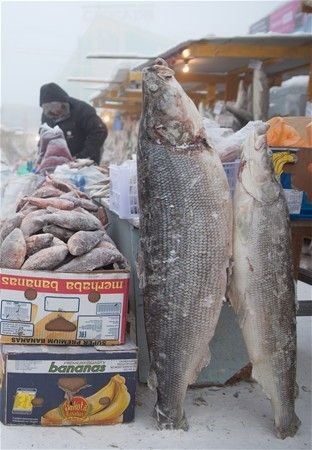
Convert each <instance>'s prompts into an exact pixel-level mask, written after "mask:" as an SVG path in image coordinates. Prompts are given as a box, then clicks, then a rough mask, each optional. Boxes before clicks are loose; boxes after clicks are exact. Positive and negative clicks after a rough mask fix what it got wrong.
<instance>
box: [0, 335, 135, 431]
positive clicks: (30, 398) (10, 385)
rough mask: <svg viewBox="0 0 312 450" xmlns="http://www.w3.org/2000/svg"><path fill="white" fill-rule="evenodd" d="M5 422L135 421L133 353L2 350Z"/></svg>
mask: <svg viewBox="0 0 312 450" xmlns="http://www.w3.org/2000/svg"><path fill="white" fill-rule="evenodd" d="M1 347H2V348H1V353H2V361H1V366H2V367H1V383H0V389H1V391H0V399H1V400H0V401H1V403H0V405H1V407H0V410H1V421H2V422H3V423H4V424H16V425H21V424H22V425H42V426H64V425H105V424H110V425H111V424H116V423H122V422H130V421H132V420H133V419H134V409H135V390H136V370H137V349H136V347H135V346H134V344H132V343H131V342H127V343H126V344H125V345H122V346H116V347H108V346H107V347H89V348H86V347H54V346H51V347H45V346H35V347H34V346H17V345H2V346H1Z"/></svg>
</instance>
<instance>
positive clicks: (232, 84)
mask: <svg viewBox="0 0 312 450" xmlns="http://www.w3.org/2000/svg"><path fill="white" fill-rule="evenodd" d="M159 56H160V57H161V58H163V59H165V60H166V61H167V62H168V64H169V65H170V66H171V67H172V68H173V69H174V70H175V72H176V78H177V80H178V81H179V82H180V83H181V84H182V86H183V88H184V89H185V91H186V92H187V93H188V95H189V96H190V97H191V98H192V99H193V100H194V102H195V103H197V104H198V103H199V102H200V101H203V102H204V103H205V104H210V105H213V104H214V103H215V101H216V100H218V99H221V100H225V101H228V100H234V99H235V98H236V95H237V89H238V84H239V81H240V80H241V79H244V80H245V81H246V82H250V81H251V78H252V71H253V69H254V68H255V67H258V66H259V65H261V64H262V67H263V68H264V70H265V72H266V73H267V76H268V79H269V84H270V86H279V85H280V84H281V83H282V81H284V80H286V79H288V78H290V77H292V76H294V75H305V74H309V75H310V81H309V94H308V98H309V100H310V101H311V100H312V85H311V78H312V63H311V59H312V38H311V36H310V35H309V34H294V35H283V34H263V35H260V34H258V35H248V36H238V37H233V38H228V37H226V38H222V37H207V38H205V39H201V40H192V41H186V42H183V43H181V44H179V45H177V46H176V47H174V48H171V49H170V50H168V51H166V52H164V53H162V54H161V55H159ZM102 57H103V55H102ZM150 63H151V62H150V60H148V61H147V62H146V63H144V64H141V65H140V66H137V67H135V68H134V69H133V70H129V71H125V72H124V73H123V75H122V80H121V82H120V83H119V84H118V85H117V84H114V83H112V84H111V85H109V86H108V87H106V88H105V89H103V90H102V91H101V92H99V93H97V95H95V96H94V97H93V99H92V102H93V104H94V106H100V107H103V108H110V107H111V108H113V109H119V110H124V111H139V110H140V103H141V101H142V91H141V70H142V69H143V68H144V67H146V66H148V65H149V64H150ZM118 76H119V81H120V74H118V73H117V74H116V77H118ZM113 81H116V80H113Z"/></svg>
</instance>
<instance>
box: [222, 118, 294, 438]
mask: <svg viewBox="0 0 312 450" xmlns="http://www.w3.org/2000/svg"><path fill="white" fill-rule="evenodd" d="M265 133H266V126H265V125H263V129H262V130H259V129H258V130H253V131H251V132H250V135H249V137H248V138H247V140H246V141H245V144H244V146H243V153H242V159H241V167H240V172H239V178H238V181H237V186H236V190H235V195H234V255H233V257H234V268H233V276H232V281H231V288H230V299H231V302H232V305H233V307H234V309H235V311H236V313H237V314H238V317H239V321H240V326H241V328H242V332H243V335H244V339H245V342H246V346H247V350H248V353H249V357H250V361H251V363H252V366H253V372H252V374H253V378H254V379H255V380H256V381H258V382H259V383H260V384H261V386H262V387H263V390H264V392H265V393H266V395H267V396H268V397H269V399H270V400H271V403H272V407H273V411H274V422H275V430H276V434H277V436H278V437H280V438H282V439H283V438H285V437H286V436H293V435H294V434H295V433H296V431H297V429H298V426H299V424H300V421H299V419H298V418H297V416H296V414H295V382H296V306H295V290H294V281H293V268H292V255H291V240H290V230H289V221H288V210H287V205H286V201H285V198H284V193H283V189H282V188H281V186H280V184H279V183H278V182H277V180H276V179H275V176H274V170H273V166H272V161H271V158H270V156H269V154H268V150H267V144H266V136H265Z"/></svg>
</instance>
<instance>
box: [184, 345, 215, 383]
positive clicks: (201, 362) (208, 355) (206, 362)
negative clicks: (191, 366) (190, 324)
mask: <svg viewBox="0 0 312 450" xmlns="http://www.w3.org/2000/svg"><path fill="white" fill-rule="evenodd" d="M210 359H211V353H210V349H209V347H208V349H207V348H206V349H205V353H204V354H203V355H202V357H201V359H200V360H199V361H198V363H197V366H196V368H195V370H194V371H193V372H192V374H191V377H190V380H189V385H190V384H194V383H195V382H196V380H197V378H198V375H199V374H200V372H201V371H202V369H203V368H204V367H207V366H208V365H209V363H210Z"/></svg>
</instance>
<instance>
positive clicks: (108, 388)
mask: <svg viewBox="0 0 312 450" xmlns="http://www.w3.org/2000/svg"><path fill="white" fill-rule="evenodd" d="M125 381H126V380H125V378H124V377H122V376H121V375H115V376H113V377H112V378H111V379H110V381H109V382H108V383H107V384H106V385H105V386H104V387H102V388H101V389H100V390H99V391H97V392H96V393H95V394H93V395H90V396H89V397H86V398H85V400H86V402H87V403H88V405H89V409H88V414H89V415H91V414H92V415H94V416H98V415H99V414H100V413H101V410H103V409H104V408H105V402H103V399H107V400H108V403H110V404H109V406H108V407H107V408H106V409H108V408H110V407H111V405H112V404H114V402H115V399H116V398H117V396H118V394H119V392H120V386H124V388H125V389H126V392H127V387H126V385H125ZM127 393H128V392H127ZM128 395H129V394H128ZM129 397H130V396H129ZM129 401H130V398H129ZM63 404H64V403H62V404H61V405H60V406H59V407H57V408H54V409H52V410H50V411H48V412H47V413H46V414H44V416H42V417H41V424H42V425H62V424H63V425H65V424H67V423H68V422H72V419H69V420H66V418H64V417H63V415H62V409H63V408H62V405H63ZM128 404H129V403H128ZM128 404H127V406H128ZM127 406H126V407H127ZM123 411H124V410H123ZM123 411H120V412H119V415H120V414H122V413H123ZM100 420H101V419H100ZM88 421H89V418H88V417H86V418H83V419H79V423H88Z"/></svg>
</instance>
